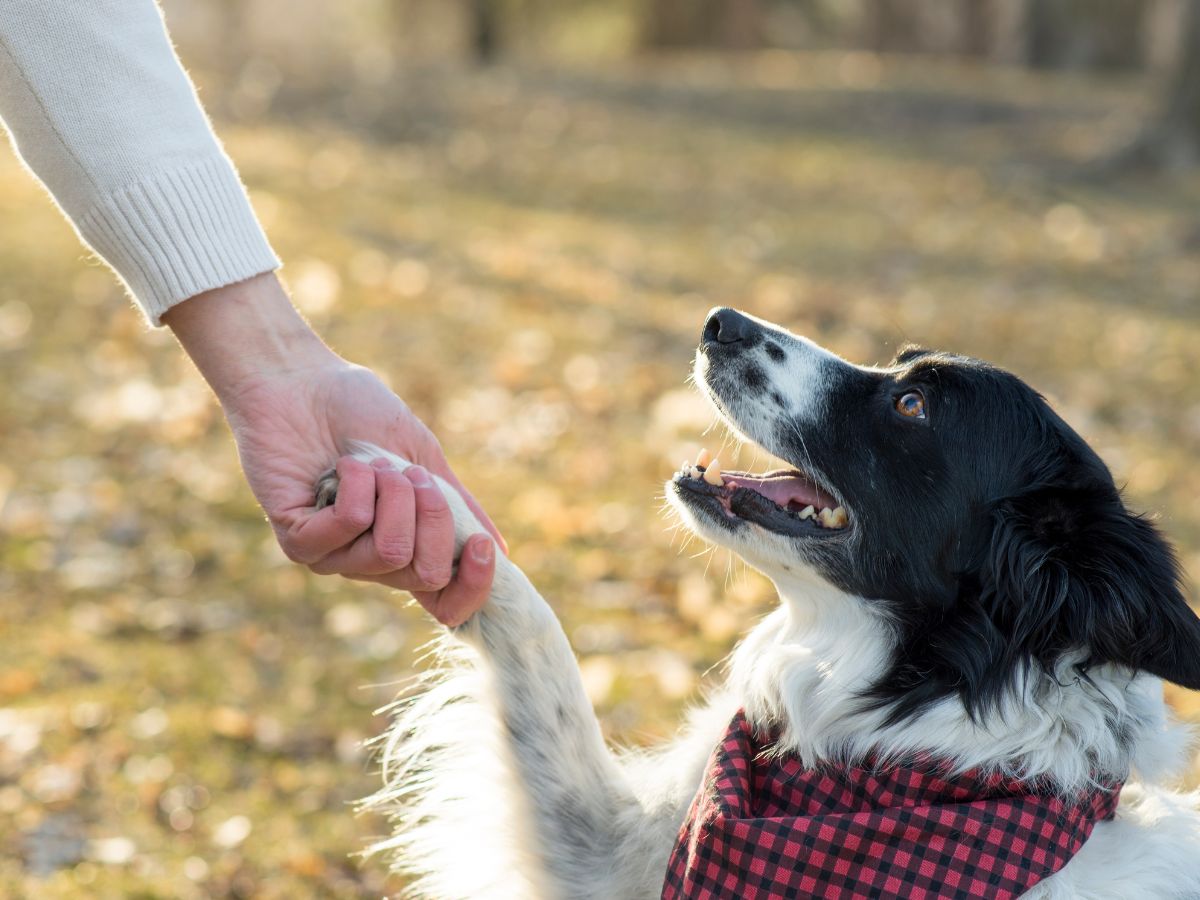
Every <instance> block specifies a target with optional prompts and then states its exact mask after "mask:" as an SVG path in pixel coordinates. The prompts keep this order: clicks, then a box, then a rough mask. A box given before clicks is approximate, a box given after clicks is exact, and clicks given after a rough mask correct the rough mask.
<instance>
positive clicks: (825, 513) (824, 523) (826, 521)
mask: <svg viewBox="0 0 1200 900" xmlns="http://www.w3.org/2000/svg"><path fill="white" fill-rule="evenodd" d="M817 521H819V522H820V523H821V527H822V528H832V527H833V510H831V509H830V508H829V507H828V506H827V507H825V508H824V509H823V510H821V511H820V512H819V513H817Z"/></svg>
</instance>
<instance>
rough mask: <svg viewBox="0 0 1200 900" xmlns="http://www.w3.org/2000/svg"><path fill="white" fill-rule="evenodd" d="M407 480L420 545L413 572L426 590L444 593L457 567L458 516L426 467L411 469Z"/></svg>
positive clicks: (414, 560) (405, 475)
mask: <svg viewBox="0 0 1200 900" xmlns="http://www.w3.org/2000/svg"><path fill="white" fill-rule="evenodd" d="M404 477H405V478H407V479H408V480H409V481H410V482H412V486H413V495H414V499H415V505H416V521H417V528H416V544H415V546H414V547H413V563H412V568H413V571H414V572H415V573H416V575H417V577H418V578H420V579H421V581H422V582H424V585H423V589H424V590H433V591H436V590H441V589H442V588H444V587H445V586H446V585H447V584H448V583H449V582H450V575H451V572H452V568H451V567H452V566H453V564H454V515H453V514H452V513H451V512H450V505H449V504H448V503H447V502H446V497H445V495H443V494H442V491H441V488H439V487H438V486H437V484H436V483H434V480H433V476H432V475H430V474H429V472H427V471H426V470H425V468H424V467H422V466H410V467H409V468H408V469H406V470H405V471H404Z"/></svg>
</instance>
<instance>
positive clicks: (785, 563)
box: [666, 475, 838, 579]
mask: <svg viewBox="0 0 1200 900" xmlns="http://www.w3.org/2000/svg"><path fill="white" fill-rule="evenodd" d="M666 496H667V500H668V501H669V502H670V504H671V506H672V507H673V508H674V509H675V511H676V513H677V514H678V515H679V517H680V519H681V520H682V522H683V524H684V525H686V526H687V527H688V528H689V529H690V530H691V531H692V532H693V533H694V534H696V536H697V537H699V538H701V539H702V540H705V541H707V542H708V543H710V544H715V545H717V546H720V547H725V548H726V549H728V550H731V551H733V552H734V553H736V554H737V555H738V556H740V557H742V559H744V560H745V561H746V562H747V563H749V564H750V565H751V566H753V567H754V568H756V569H758V570H759V571H760V572H762V573H763V574H764V575H766V576H767V577H768V578H772V579H776V578H778V577H780V576H782V575H784V574H785V573H789V572H795V571H796V570H797V568H809V567H810V566H811V565H812V564H813V563H815V562H816V561H817V560H818V559H820V558H821V557H822V556H823V555H824V554H823V553H822V552H821V551H822V550H826V549H829V548H830V547H831V545H832V543H833V542H834V541H836V540H837V539H838V534H837V532H836V531H830V532H829V533H827V534H826V533H821V532H820V531H818V526H816V525H812V526H809V525H807V524H806V523H804V524H801V525H800V526H799V527H800V529H803V530H804V531H809V530H811V533H808V534H804V533H801V534H795V533H792V534H789V533H780V532H778V531H774V530H772V527H771V525H778V524H779V518H780V517H781V516H782V514H783V513H782V512H781V511H779V510H760V509H759V508H757V507H759V506H760V505H765V504H757V503H754V501H753V500H752V499H748V500H747V501H746V505H743V504H741V503H737V504H731V505H734V506H735V508H736V509H737V510H738V511H740V512H742V513H744V514H745V515H738V514H737V513H736V512H733V511H732V510H730V509H729V508H728V507H727V506H726V505H725V504H724V503H722V501H721V499H719V498H718V497H716V496H713V495H711V494H708V493H705V492H703V491H702V490H699V491H698V490H697V489H696V486H695V485H690V484H689V483H688V479H687V478H686V477H680V475H676V476H675V477H674V478H673V479H671V480H670V481H668V482H667V483H666ZM760 514H761V515H762V519H760V520H759V521H756V520H755V519H756V518H758V517H759V515H760ZM751 516H753V517H754V518H751ZM784 527H785V528H786V527H789V526H787V525H785V526H784Z"/></svg>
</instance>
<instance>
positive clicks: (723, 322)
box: [704, 307, 754, 344]
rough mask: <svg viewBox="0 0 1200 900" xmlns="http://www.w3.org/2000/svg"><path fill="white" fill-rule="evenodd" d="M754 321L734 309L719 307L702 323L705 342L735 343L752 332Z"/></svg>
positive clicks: (744, 338)
mask: <svg viewBox="0 0 1200 900" xmlns="http://www.w3.org/2000/svg"><path fill="white" fill-rule="evenodd" d="M753 326H754V323H753V322H752V321H751V320H750V319H747V318H746V317H745V316H743V315H742V314H741V313H740V312H738V311H737V310H736V309H728V308H726V307H721V308H718V309H714V310H713V311H712V312H711V313H709V314H708V321H706V322H705V323H704V342H705V343H706V344H712V343H716V344H736V343H737V342H738V341H744V340H746V338H747V337H748V336H749V335H750V334H751V333H752V331H753Z"/></svg>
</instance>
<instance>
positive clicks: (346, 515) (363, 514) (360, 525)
mask: <svg viewBox="0 0 1200 900" xmlns="http://www.w3.org/2000/svg"><path fill="white" fill-rule="evenodd" d="M338 519H339V521H340V522H341V523H342V524H343V525H345V526H346V527H347V528H353V529H355V531H357V532H362V531H366V530H367V529H368V528H370V527H371V523H372V522H374V521H375V511H374V510H373V509H370V508H368V507H366V506H361V507H352V508H350V509H346V510H343V511H342V513H341V514H340V515H339V516H338Z"/></svg>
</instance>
